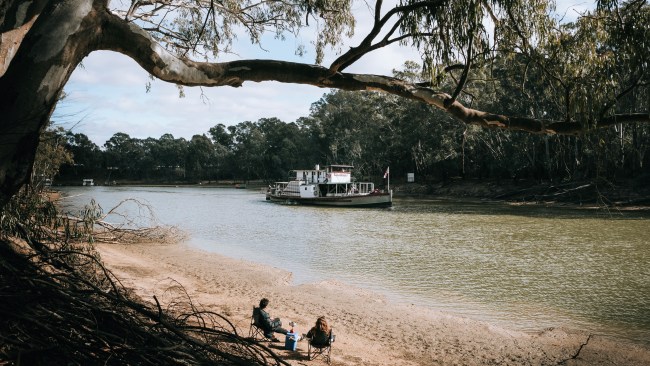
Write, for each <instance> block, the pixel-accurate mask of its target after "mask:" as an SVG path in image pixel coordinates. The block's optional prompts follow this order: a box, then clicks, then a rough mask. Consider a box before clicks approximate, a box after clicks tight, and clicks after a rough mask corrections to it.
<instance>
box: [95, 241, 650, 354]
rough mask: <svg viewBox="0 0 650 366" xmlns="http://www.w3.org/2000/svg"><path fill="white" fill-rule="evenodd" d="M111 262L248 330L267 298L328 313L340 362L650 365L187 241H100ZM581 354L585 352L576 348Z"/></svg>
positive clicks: (287, 309)
mask: <svg viewBox="0 0 650 366" xmlns="http://www.w3.org/2000/svg"><path fill="white" fill-rule="evenodd" d="M96 247H97V249H98V251H99V252H100V254H101V257H102V260H103V261H104V263H105V264H106V266H107V268H109V269H110V270H111V271H113V272H114V273H115V274H116V275H117V277H118V278H119V279H120V280H121V281H122V283H123V284H124V285H125V286H126V287H127V288H131V289H133V290H134V291H135V293H136V294H137V295H139V296H141V297H142V298H143V299H144V300H145V301H153V295H156V297H157V298H158V299H160V300H161V302H162V303H163V306H164V304H165V303H166V302H168V301H171V300H172V299H171V298H170V297H169V296H170V292H165V288H167V287H169V286H171V285H181V286H183V288H184V289H185V291H187V294H188V295H189V296H190V297H191V299H192V302H194V303H195V304H200V306H202V307H203V308H205V309H207V310H212V311H216V312H219V313H221V314H224V315H225V316H227V317H228V318H229V320H230V321H231V322H232V323H233V324H234V325H235V326H236V327H237V329H238V333H240V334H244V335H247V334H248V327H249V321H250V314H251V312H252V308H253V306H255V305H257V303H258V302H259V299H261V298H262V297H267V298H268V299H269V300H270V301H271V303H270V305H269V308H268V309H269V312H270V314H271V316H273V317H275V316H278V317H280V318H282V320H283V324H284V325H285V326H286V325H288V323H289V321H295V322H296V323H298V327H297V328H298V331H299V332H300V333H306V332H307V330H308V329H309V328H310V327H311V326H312V325H313V322H314V321H315V319H316V317H318V316H320V315H325V316H326V317H327V319H328V320H329V321H330V324H331V325H332V326H333V328H334V332H335V334H336V335H337V338H336V342H335V343H334V346H333V349H332V364H333V365H398V366H407V365H450V364H459V365H484V364H505V365H521V364H529V365H541V364H559V363H562V362H565V364H567V365H610V364H625V365H646V364H650V348H648V347H647V346H643V345H639V344H636V343H630V342H623V341H621V340H614V339H610V338H607V337H603V336H598V335H590V334H589V333H587V332H586V331H582V330H575V329H571V330H570V329H564V328H548V329H540V330H538V331H535V332H524V331H518V330H512V329H506V328H503V327H499V326H496V325H494V324H490V323H487V322H483V321H478V320H473V319H468V318H462V317H459V316H456V315H453V314H450V313H446V312H444V311H440V310H435V309H429V308H425V307H421V306H416V305H408V304H397V303H394V302H391V301H390V300H388V299H387V298H386V297H385V296H382V295H380V294H378V293H374V292H372V291H368V290H364V289H361V288H356V287H353V286H349V285H347V284H345V283H342V282H339V281H337V280H327V281H322V282H319V283H303V284H298V285H296V284H293V282H292V278H293V276H292V274H291V273H290V272H288V271H285V270H283V269H279V268H275V267H270V266H266V265H263V264H257V263H253V262H249V261H245V260H241V259H234V258H229V257H225V256H223V255H220V254H216V253H211V252H206V251H203V250H201V249H198V248H193V247H190V246H189V245H187V244H128V245H122V244H98V245H96ZM265 344H268V345H269V346H270V347H271V348H272V349H273V350H274V351H275V352H277V353H278V354H279V355H280V357H281V358H282V359H284V360H286V361H287V362H289V363H290V364H291V365H305V364H310V365H311V364H315V365H318V364H324V362H323V361H320V360H319V361H306V358H307V344H306V342H304V341H303V342H300V343H299V344H298V350H297V351H296V352H292V351H285V350H283V349H282V346H283V343H270V344H269V343H265ZM576 355H577V356H576Z"/></svg>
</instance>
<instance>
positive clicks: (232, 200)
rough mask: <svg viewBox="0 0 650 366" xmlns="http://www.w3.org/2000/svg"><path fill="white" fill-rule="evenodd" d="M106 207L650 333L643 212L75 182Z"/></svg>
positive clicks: (270, 256)
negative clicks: (336, 200)
mask: <svg viewBox="0 0 650 366" xmlns="http://www.w3.org/2000/svg"><path fill="white" fill-rule="evenodd" d="M67 191H68V193H70V194H80V193H84V194H89V195H86V196H79V197H77V199H75V201H76V202H80V201H84V202H85V201H88V200H89V198H88V197H89V196H90V195H92V196H94V197H95V198H96V199H97V200H98V202H100V204H101V205H102V207H104V208H108V207H111V206H112V205H114V204H116V203H117V202H119V201H120V200H122V199H125V198H128V197H138V198H140V199H142V200H146V201H147V202H149V203H150V204H151V205H152V206H153V207H154V208H155V210H156V213H157V215H158V217H159V219H160V221H162V222H163V223H165V224H170V225H177V226H179V227H181V228H184V229H186V230H188V231H189V232H190V233H191V235H192V238H191V244H192V245H194V246H197V247H200V248H202V249H205V250H210V251H215V252H218V253H221V254H225V255H227V256H231V257H236V258H244V259H248V260H251V261H255V262H260V263H265V264H271V265H274V266H277V267H280V268H285V269H287V270H290V271H292V272H293V273H294V278H295V280H296V282H306V281H317V280H323V279H328V278H336V279H339V280H342V281H345V282H348V283H351V284H355V285H359V286H363V287H365V288H370V289H373V290H377V291H381V292H383V293H385V294H387V296H389V297H391V298H392V299H393V300H395V301H402V302H409V303H416V304H420V305H425V306H431V307H434V308H436V309H445V310H449V311H453V312H455V313H460V314H462V315H467V316H471V317H474V318H478V319H484V320H487V321H490V322H496V323H499V324H504V325H507V326H512V327H516V328H519V329H531V330H532V329H535V330H538V329H541V328H544V327H549V326H562V325H567V326H578V327H582V328H588V329H592V330H593V331H594V332H598V333H601V334H611V335H614V336H617V337H625V338H631V339H634V340H637V341H641V342H644V341H646V340H647V339H650V314H649V313H648V311H649V310H648V309H650V271H648V265H649V264H650V247H649V246H648V245H649V244H648V243H649V242H650V234H649V233H648V230H647V224H648V222H649V221H648V219H647V217H646V216H644V215H643V214H639V213H632V214H630V213H624V214H623V213H618V212H614V213H611V214H607V213H605V214H603V213H599V212H588V211H584V210H569V209H561V210H559V209H556V208H546V207H524V206H510V205H504V204H498V203H491V202H462V201H453V200H432V199H419V198H418V199H415V198H404V199H400V198H397V199H396V200H395V205H394V206H393V207H392V208H389V209H344V208H314V207H305V206H294V205H278V204H273V203H269V202H266V201H265V200H264V198H263V196H262V195H261V194H259V193H255V192H250V191H243V190H234V189H232V190H230V189H207V188H168V187H167V188H109V187H94V188H91V189H89V188H70V189H68V190H67Z"/></svg>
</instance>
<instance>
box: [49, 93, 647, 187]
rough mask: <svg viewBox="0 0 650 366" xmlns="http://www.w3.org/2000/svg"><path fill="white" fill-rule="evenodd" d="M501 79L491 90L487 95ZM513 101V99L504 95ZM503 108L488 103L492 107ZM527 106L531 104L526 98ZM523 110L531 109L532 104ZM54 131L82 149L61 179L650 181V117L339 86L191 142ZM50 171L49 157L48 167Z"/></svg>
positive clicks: (62, 141)
mask: <svg viewBox="0 0 650 366" xmlns="http://www.w3.org/2000/svg"><path fill="white" fill-rule="evenodd" d="M488 91H489V88H487V87H486V89H485V90H484V91H483V92H484V93H483V94H482V96H483V98H481V100H490V98H485V97H486V96H489V95H486V94H487V92H488ZM496 103H510V104H509V108H514V107H515V106H513V105H512V102H511V100H510V101H508V100H506V101H498V100H497V101H496ZM490 107H491V106H489V105H488V106H485V108H490ZM520 108H521V109H524V108H526V106H524V105H522V106H520ZM522 112H523V111H522ZM45 139H46V140H48V141H51V142H54V143H55V144H59V145H60V147H61V148H62V149H64V150H65V151H66V152H68V153H69V154H70V155H71V156H72V160H71V161H69V162H68V163H67V164H64V165H63V166H62V168H61V170H60V171H59V173H58V175H57V176H55V177H51V176H48V174H41V176H42V177H44V178H50V179H53V181H54V184H55V185H56V184H73V185H74V184H76V185H78V184H81V182H82V179H85V178H90V179H94V180H95V183H96V184H100V185H102V184H111V183H113V182H115V183H117V184H120V183H142V184H165V183H174V184H196V183H198V182H214V181H237V182H246V181H249V180H257V181H262V182H267V183H268V182H272V181H277V180H285V179H286V177H287V174H288V171H289V170H291V169H304V168H310V167H313V166H314V165H316V164H320V165H321V166H323V165H327V164H352V165H354V166H355V171H356V178H357V179H364V180H366V179H370V180H372V181H375V183H377V184H381V183H382V176H383V173H384V171H385V170H386V168H387V167H389V166H390V172H391V182H394V183H400V182H404V181H405V180H406V175H407V173H414V175H415V179H416V183H419V184H422V185H427V184H436V183H440V182H447V181H450V180H454V181H458V180H486V181H494V180H496V181H502V180H512V181H531V182H537V183H540V182H546V183H553V184H559V183H563V182H582V181H589V180H596V179H598V180H604V181H608V182H617V181H626V182H629V181H634V182H639V183H643V182H646V183H647V181H648V180H650V169H648V166H649V165H650V156H649V154H647V153H646V152H647V151H648V149H649V147H650V126H648V125H647V124H643V123H639V124H627V125H623V124H621V125H617V126H614V127H611V128H601V129H594V130H593V131H591V132H590V133H586V134H583V135H577V136H562V135H535V134H530V133H525V132H516V131H506V130H488V129H484V128H480V127H476V126H470V125H465V124H462V123H459V122H457V121H456V120H454V119H452V118H451V117H450V116H449V115H448V114H445V113H443V112H441V111H439V110H437V109H435V108H434V107H432V106H429V105H425V104H422V103H417V102H414V101H409V100H405V99H401V98H399V97H396V96H393V95H388V94H383V93H377V92H346V91H331V92H330V93H328V94H325V95H324V96H323V97H322V98H321V99H320V100H318V101H317V102H315V103H313V105H312V108H311V113H310V115H309V116H305V117H301V118H299V119H298V120H296V121H293V122H285V121H281V120H279V119H277V118H262V119H260V120H258V121H255V122H252V121H244V122H240V123H238V124H237V125H233V126H226V125H224V124H221V123H219V124H216V125H215V126H214V127H212V128H210V130H209V131H206V132H204V133H201V132H200V131H197V134H196V135H194V136H193V137H192V138H191V139H190V140H187V139H185V138H176V137H174V136H173V135H171V134H164V135H162V136H160V137H159V138H154V137H150V138H147V139H138V138H133V137H130V136H129V135H127V134H125V133H121V132H118V133H115V134H114V135H113V136H112V137H111V138H110V139H109V140H108V141H106V142H105V143H104V144H103V145H102V146H101V147H100V146H98V145H97V144H95V143H94V142H93V141H90V140H89V139H88V137H87V136H86V135H84V134H81V133H73V132H70V131H68V132H66V131H63V130H62V129H58V130H57V129H50V131H49V132H48V134H47V136H46V137H45ZM36 170H38V167H37V168H36Z"/></svg>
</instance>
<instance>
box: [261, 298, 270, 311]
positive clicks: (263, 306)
mask: <svg viewBox="0 0 650 366" xmlns="http://www.w3.org/2000/svg"><path fill="white" fill-rule="evenodd" d="M268 304H269V299H267V298H266V297H265V298H263V299H262V300H260V309H264V308H265V307H266V305H268Z"/></svg>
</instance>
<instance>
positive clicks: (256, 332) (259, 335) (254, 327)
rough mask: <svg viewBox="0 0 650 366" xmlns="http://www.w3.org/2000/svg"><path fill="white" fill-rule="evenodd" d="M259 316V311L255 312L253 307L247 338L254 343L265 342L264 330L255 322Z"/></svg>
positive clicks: (255, 309)
mask: <svg viewBox="0 0 650 366" xmlns="http://www.w3.org/2000/svg"><path fill="white" fill-rule="evenodd" d="M258 315H259V311H258V310H257V308H256V307H254V306H253V314H252V315H251V326H250V328H248V338H252V339H254V340H256V341H263V340H266V339H267V338H266V336H265V335H264V329H262V327H260V326H259V325H258V324H259V323H258V322H257V317H258Z"/></svg>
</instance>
